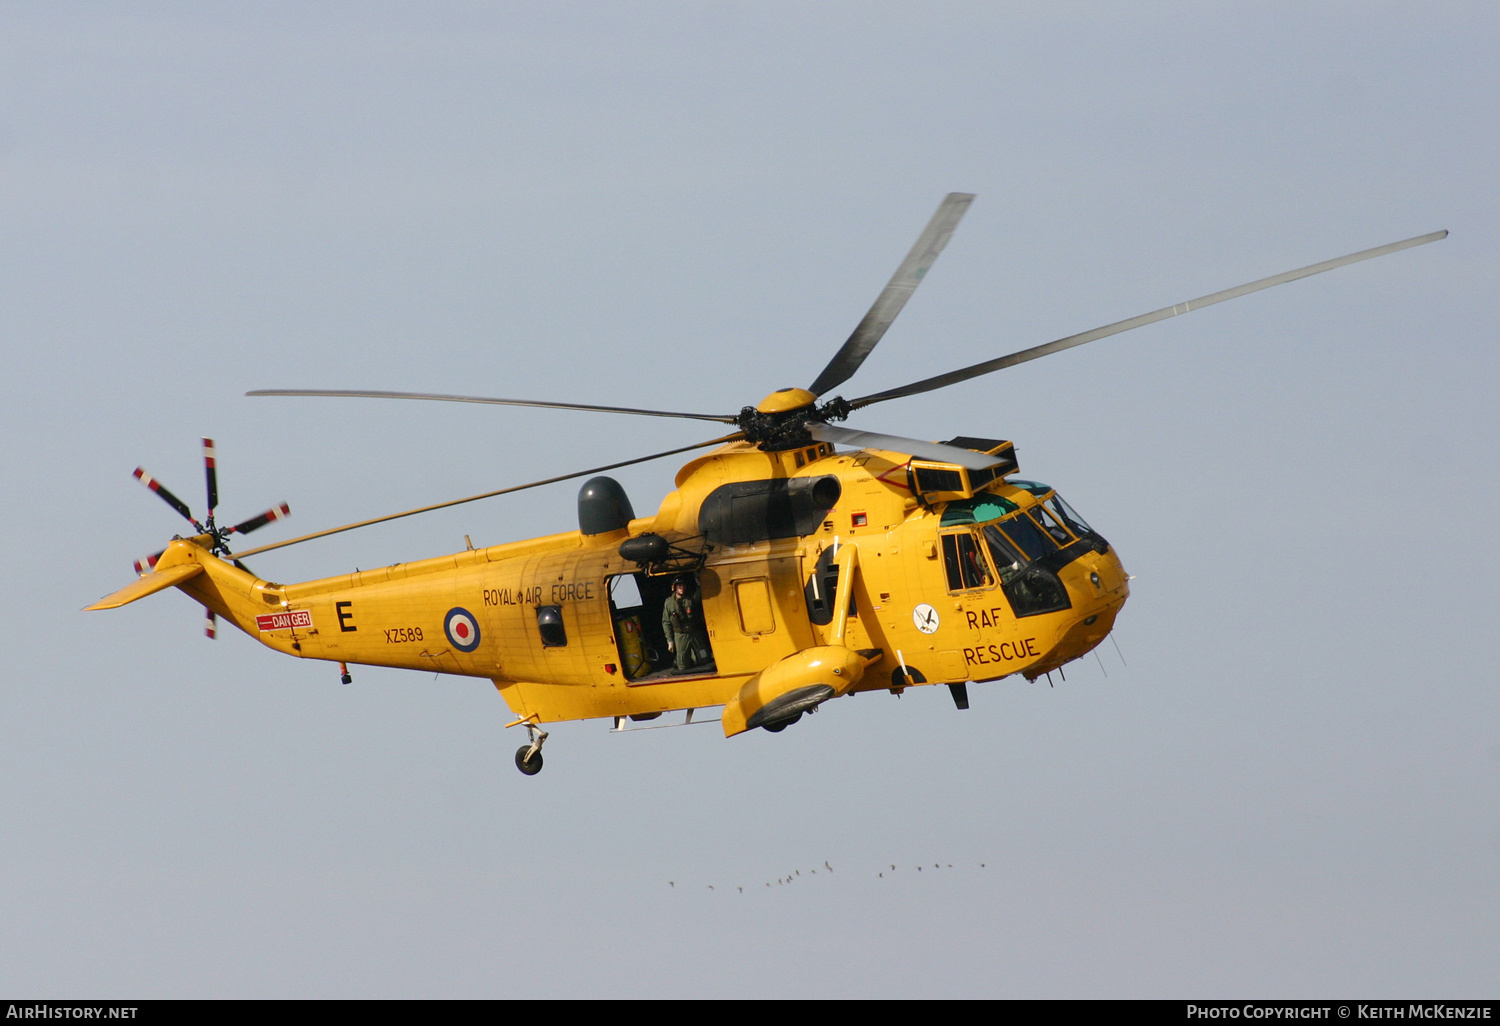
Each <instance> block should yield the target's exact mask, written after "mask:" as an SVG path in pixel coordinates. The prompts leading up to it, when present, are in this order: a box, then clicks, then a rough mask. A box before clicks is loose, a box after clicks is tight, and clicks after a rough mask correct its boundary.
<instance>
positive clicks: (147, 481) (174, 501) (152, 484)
mask: <svg viewBox="0 0 1500 1026" xmlns="http://www.w3.org/2000/svg"><path fill="white" fill-rule="evenodd" d="M135 479H136V480H137V481H139V482H140V483H141V484H143V485H145V486H146V487H147V488H149V489H151V490H152V491H153V492H155V493H156V494H157V495H160V496H161V499H162V501H163V502H165V503H166V504H167V505H168V506H171V507H172V508H173V509H175V510H176V511H177V512H178V513H180V514H182V518H183V519H184V520H186V521H187V522H188V523H190V524H192V525H193V526H194V527H196V528H197V529H198V530H199V531H202V530H203V525H202V524H200V523H198V521H196V520H194V519H193V513H192V510H190V509H188V507H187V503H185V502H183V501H182V500H181V499H179V498H178V497H177V496H175V495H173V494H172V493H171V492H170V491H168V490H167V487H166V485H164V484H162V483H161V482H160V481H158V480H157V479H156V478H154V477H152V476H151V475H150V474H148V473H146V472H145V471H144V470H142V469H141V468H140V467H136V468H135Z"/></svg>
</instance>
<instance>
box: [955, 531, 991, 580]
mask: <svg viewBox="0 0 1500 1026" xmlns="http://www.w3.org/2000/svg"><path fill="white" fill-rule="evenodd" d="M943 566H944V567H945V568H946V569H947V571H948V590H949V591H969V590H972V589H974V588H988V587H990V586H991V585H993V584H994V583H995V581H994V578H993V577H991V576H990V566H989V564H988V563H986V562H985V559H984V554H983V553H981V552H980V551H979V543H978V542H977V541H976V540H975V538H974V535H973V534H971V533H970V532H968V531H965V532H963V533H962V534H945V535H943Z"/></svg>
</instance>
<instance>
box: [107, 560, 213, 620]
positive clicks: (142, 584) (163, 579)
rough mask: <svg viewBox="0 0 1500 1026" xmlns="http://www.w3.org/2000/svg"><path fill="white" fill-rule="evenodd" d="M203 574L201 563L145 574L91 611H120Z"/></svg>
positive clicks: (181, 565)
mask: <svg viewBox="0 0 1500 1026" xmlns="http://www.w3.org/2000/svg"><path fill="white" fill-rule="evenodd" d="M202 572H203V564H201V563H178V564H177V565H176V566H170V567H167V568H166V569H165V570H156V571H155V572H153V573H149V574H144V575H142V576H141V577H139V578H137V579H136V580H134V581H132V582H131V583H130V584H127V585H125V587H123V588H121V589H120V590H119V591H117V592H115V593H114V594H113V595H106V596H104V597H103V598H102V599H100V600H99V601H98V602H95V603H94V604H93V605H91V606H84V607H83V608H84V609H85V610H89V609H118V608H120V607H121V606H123V605H125V604H127V603H130V602H134V601H135V600H136V599H141V598H145V597H146V596H147V595H155V594H156V593H157V592H159V591H161V590H162V589H163V588H170V587H172V586H173V585H174V584H181V583H182V582H183V581H186V580H188V579H189V578H191V577H197V576H198V575H199V574H201V573H202Z"/></svg>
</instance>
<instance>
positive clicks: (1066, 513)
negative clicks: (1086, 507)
mask: <svg viewBox="0 0 1500 1026" xmlns="http://www.w3.org/2000/svg"><path fill="white" fill-rule="evenodd" d="M1043 505H1045V506H1046V507H1047V508H1048V509H1050V510H1051V511H1052V512H1054V513H1056V514H1057V516H1058V519H1060V520H1061V521H1062V522H1063V523H1065V524H1067V525H1068V526H1069V527H1071V528H1072V529H1073V533H1074V534H1077V535H1085V534H1092V533H1093V531H1094V529H1093V528H1092V527H1090V526H1089V525H1088V522H1087V521H1085V520H1084V519H1083V517H1081V516H1079V515H1078V511H1077V510H1075V509H1074V508H1073V507H1072V506H1069V505H1068V504H1067V503H1066V502H1064V501H1063V497H1062V496H1061V495H1058V494H1056V493H1055V492H1054V493H1053V495H1052V498H1050V499H1048V500H1047V501H1046V502H1045V503H1043Z"/></svg>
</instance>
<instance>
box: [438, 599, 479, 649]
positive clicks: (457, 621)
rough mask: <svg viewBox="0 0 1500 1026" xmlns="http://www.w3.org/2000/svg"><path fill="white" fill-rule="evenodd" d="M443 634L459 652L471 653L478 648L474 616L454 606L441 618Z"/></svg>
mask: <svg viewBox="0 0 1500 1026" xmlns="http://www.w3.org/2000/svg"><path fill="white" fill-rule="evenodd" d="M443 633H444V634H446V635H448V643H449V644H450V645H452V646H453V647H454V648H456V649H458V650H459V651H460V652H472V651H474V650H475V649H476V648H478V647H479V624H478V622H476V621H475V619H474V614H473V613H471V612H469V611H468V610H467V609H463V608H460V607H458V606H455V607H454V608H452V609H450V610H448V615H447V616H445V617H443Z"/></svg>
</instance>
